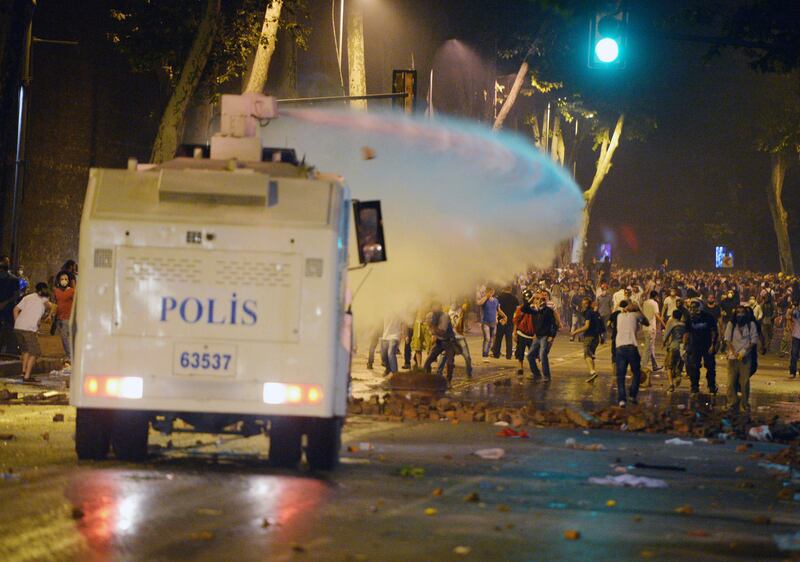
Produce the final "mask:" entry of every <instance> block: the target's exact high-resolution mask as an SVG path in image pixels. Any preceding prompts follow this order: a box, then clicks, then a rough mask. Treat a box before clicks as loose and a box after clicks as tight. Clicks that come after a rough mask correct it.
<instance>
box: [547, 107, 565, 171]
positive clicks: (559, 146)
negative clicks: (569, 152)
mask: <svg viewBox="0 0 800 562" xmlns="http://www.w3.org/2000/svg"><path fill="white" fill-rule="evenodd" d="M550 158H552V159H553V161H554V162H556V163H557V164H558V165H559V166H562V167H563V166H564V134H563V132H562V131H561V117H559V116H558V115H556V117H555V119H553V134H552V140H551V142H550Z"/></svg>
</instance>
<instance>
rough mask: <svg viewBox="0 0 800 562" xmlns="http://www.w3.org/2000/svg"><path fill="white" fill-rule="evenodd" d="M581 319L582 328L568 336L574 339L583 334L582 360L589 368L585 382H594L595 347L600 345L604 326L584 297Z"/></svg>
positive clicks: (595, 371) (588, 299)
mask: <svg viewBox="0 0 800 562" xmlns="http://www.w3.org/2000/svg"><path fill="white" fill-rule="evenodd" d="M581 317H582V318H583V319H584V322H583V326H581V327H580V328H576V329H574V330H572V332H570V336H572V337H575V336H577V335H578V334H583V360H584V361H586V365H587V366H588V367H589V378H588V379H586V382H594V381H595V379H596V378H597V370H596V369H595V364H594V357H595V353H596V352H597V346H598V345H600V337H601V336H602V335H603V334H604V333H605V326H604V325H603V319H602V318H601V317H600V314H599V313H598V312H597V311H596V310H595V309H594V307H593V306H592V300H591V299H590V298H589V297H584V298H583V300H582V301H581Z"/></svg>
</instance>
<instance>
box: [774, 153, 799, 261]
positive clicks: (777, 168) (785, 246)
mask: <svg viewBox="0 0 800 562" xmlns="http://www.w3.org/2000/svg"><path fill="white" fill-rule="evenodd" d="M788 166H789V155H788V154H787V153H786V152H777V153H773V154H772V176H771V178H770V180H771V181H770V186H769V189H768V190H767V201H768V202H769V210H770V213H771V214H772V226H773V228H774V229H775V237H776V238H777V239H778V257H779V258H780V262H781V271H782V272H783V273H785V274H787V275H794V262H793V261H792V245H791V241H790V240H789V215H788V213H787V212H786V209H784V208H783V201H782V200H781V196H782V194H783V180H784V178H785V177H786V168H788Z"/></svg>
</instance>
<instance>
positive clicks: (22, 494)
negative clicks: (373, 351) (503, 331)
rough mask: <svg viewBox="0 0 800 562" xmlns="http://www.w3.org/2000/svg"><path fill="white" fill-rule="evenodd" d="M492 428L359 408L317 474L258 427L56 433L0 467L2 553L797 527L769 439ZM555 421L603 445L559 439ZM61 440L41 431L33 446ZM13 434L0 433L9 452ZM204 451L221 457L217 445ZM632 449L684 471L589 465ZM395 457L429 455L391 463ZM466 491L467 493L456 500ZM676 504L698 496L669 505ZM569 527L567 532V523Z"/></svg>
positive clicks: (686, 536)
mask: <svg viewBox="0 0 800 562" xmlns="http://www.w3.org/2000/svg"><path fill="white" fill-rule="evenodd" d="M4 415H8V411H6V413H5V414H4ZM61 427H66V426H65V425H62V426H61ZM59 431H60V430H59ZM496 431H497V428H496V427H493V426H490V425H483V424H459V425H452V424H450V423H420V424H386V423H382V422H375V421H372V420H366V419H359V418H355V419H354V420H353V421H352V423H351V424H350V426H349V428H348V441H349V442H350V444H351V447H354V448H359V447H361V449H363V450H358V451H354V452H347V453H345V458H344V463H343V465H342V466H341V468H340V469H339V470H338V471H337V472H335V473H332V474H326V475H312V474H309V473H307V472H304V471H302V470H301V471H298V472H286V471H275V470H272V469H269V468H266V467H265V465H264V464H263V459H259V458H257V457H256V456H255V455H253V450H252V449H250V448H249V446H248V444H247V443H248V442H250V441H253V440H255V441H261V440H262V439H263V438H252V439H251V440H235V439H231V440H226V441H225V442H223V443H222V444H220V445H212V446H207V447H199V448H198V449H206V451H205V453H206V454H204V455H202V456H190V457H187V456H186V454H185V453H186V451H184V450H180V445H178V447H177V448H178V450H173V451H171V452H165V451H163V450H161V451H156V456H155V457H154V458H153V459H152V460H151V461H150V462H149V463H147V464H146V465H142V466H134V465H126V464H121V463H116V462H106V463H80V464H77V463H76V462H75V461H74V460H73V459H72V457H71V455H69V451H67V450H63V451H62V453H63V454H64V457H63V459H56V460H55V462H54V463H53V464H50V465H48V466H39V467H38V468H36V469H35V468H34V467H33V466H30V467H27V468H25V467H23V468H20V469H19V470H18V471H17V472H16V474H17V475H18V477H14V478H13V479H11V480H5V481H3V482H2V483H0V502H2V505H3V509H2V511H1V512H0V558H2V559H3V560H192V559H195V560H342V561H345V560H398V561H400V560H638V559H642V558H656V559H663V560H735V559H740V560H753V559H767V560H774V559H780V558H787V557H789V554H791V553H783V552H781V551H780V550H778V548H777V547H776V544H775V541H774V540H773V534H790V533H794V532H795V531H796V530H797V529H800V513H798V510H797V507H796V505H795V503H796V502H793V501H791V500H789V501H779V500H778V499H777V496H778V494H779V493H780V491H781V489H782V488H783V484H782V482H781V481H780V480H776V479H774V478H772V477H771V476H770V475H769V473H768V471H767V470H765V469H763V468H760V467H759V466H758V461H756V460H749V459H748V456H749V454H750V453H751V452H752V451H773V450H776V449H777V448H778V447H777V446H775V445H770V444H757V445H756V446H755V448H754V449H753V450H752V451H748V453H738V452H736V451H735V444H722V445H712V444H706V443H700V442H695V443H694V444H693V445H690V446H680V447H675V446H667V445H665V444H664V437H663V436H657V435H638V434H627V433H622V432H605V431H599V432H594V431H593V432H591V433H589V434H588V435H587V434H585V433H583V432H581V431H579V430H558V429H555V430H554V429H549V430H533V431H532V432H531V438H530V439H527V440H509V439H504V438H500V437H498V436H497V435H496ZM568 437H573V438H575V439H576V440H577V441H578V443H581V444H597V443H600V444H603V446H604V450H601V451H583V450H574V449H570V448H567V447H566V446H565V439H566V438H568ZM24 439H27V437H25V436H24V435H23V436H21V437H20V440H24ZM67 441H68V439H61V438H60V437H59V438H56V435H55V434H51V437H50V439H49V441H48V442H46V443H45V444H43V445H42V447H58V448H61V447H63V446H64V444H65V442H67ZM366 443H369V446H366ZM262 444H263V442H262ZM359 444H361V445H359ZM13 445H14V443H13V442H11V443H10V444H9V445H7V446H5V447H4V448H3V451H4V456H3V458H4V460H6V459H7V458H8V457H7V454H8V451H9V448H10V447H12V446H13ZM487 447H502V448H503V449H504V450H505V451H506V454H505V456H504V458H502V459H500V460H484V459H481V458H478V457H477V456H475V455H474V454H472V453H473V452H474V451H475V450H477V449H481V448H487ZM192 450H194V448H192ZM213 452H217V453H220V452H223V453H227V457H226V456H225V455H223V456H222V457H221V458H218V459H214V458H213V457H212V455H211V454H208V453H213ZM635 462H646V463H649V464H672V465H677V466H681V467H683V468H686V472H674V471H663V470H649V469H643V470H639V469H629V471H630V472H631V473H635V474H637V475H644V476H650V477H654V478H661V479H664V480H665V482H666V483H667V484H668V486H669V487H668V488H666V489H638V488H636V489H634V488H627V489H610V488H606V487H603V486H597V485H592V484H589V483H588V480H587V479H588V478H589V477H591V476H601V477H602V476H605V475H608V474H616V472H615V467H626V466H629V465H632V464H633V463H635ZM737 466H741V467H743V468H742V469H740V470H741V472H737V471H736V467H737ZM404 467H413V468H415V469H417V472H418V473H419V469H422V470H423V471H424V473H419V474H418V476H419V477H418V478H414V477H403V476H401V475H400V474H401V471H402V469H403V468H404ZM437 488H439V489H440V490H441V495H436V492H435V490H436V489H437ZM471 493H475V494H477V497H476V498H473V499H474V500H475V501H465V497H467V496H468V495H469V494H471ZM609 500H613V501H615V502H616V505H614V506H613V507H610V506H608V505H607V502H608V501H609ZM687 505H688V506H691V507H692V509H693V511H694V513H693V514H691V515H684V514H680V513H677V512H676V511H675V510H676V509H677V508H679V507H681V506H687ZM430 508H432V509H434V510H435V514H430V513H432V512H431V511H427V512H426V510H429V509H430ZM426 513H427V514H426ZM759 518H769V520H770V524H764V523H757V521H765V520H766V519H759ZM265 521H266V523H265ZM569 530H577V531H579V532H580V535H581V536H580V539H579V540H575V541H571V540H566V539H565V538H564V533H565V531H569ZM458 547H463V549H462V550H456V549H457V548H458ZM467 550H468V554H458V552H462V553H463V552H466V551H467Z"/></svg>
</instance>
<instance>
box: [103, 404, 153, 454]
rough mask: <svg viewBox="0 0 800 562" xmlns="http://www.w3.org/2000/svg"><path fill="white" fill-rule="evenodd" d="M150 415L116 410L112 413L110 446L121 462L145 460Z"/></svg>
mask: <svg viewBox="0 0 800 562" xmlns="http://www.w3.org/2000/svg"><path fill="white" fill-rule="evenodd" d="M149 431H150V415H149V414H148V413H147V412H138V411H134V410H118V411H116V412H114V424H113V427H112V430H111V445H112V446H113V447H114V454H115V455H116V456H117V458H118V459H119V460H121V461H131V462H140V461H143V460H145V459H147V434H148V433H149Z"/></svg>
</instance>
